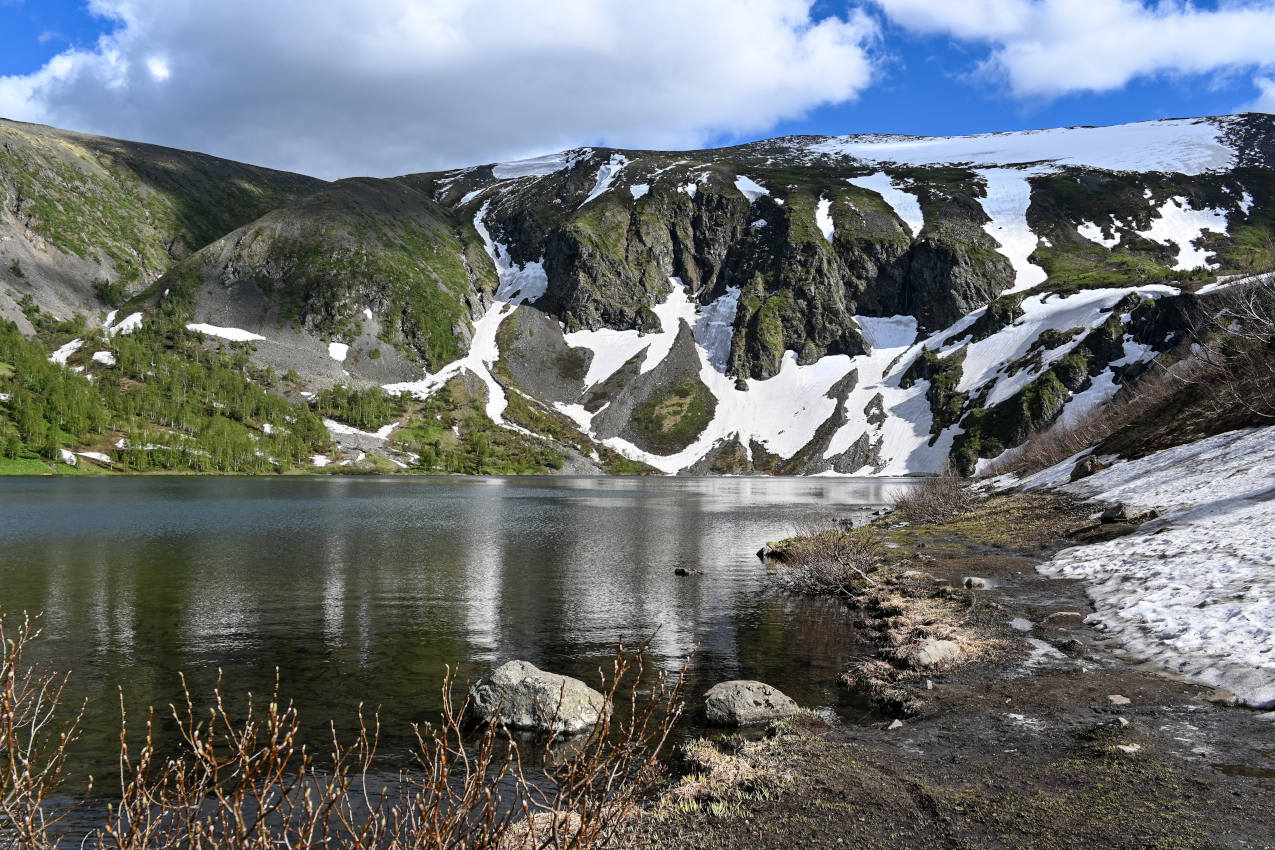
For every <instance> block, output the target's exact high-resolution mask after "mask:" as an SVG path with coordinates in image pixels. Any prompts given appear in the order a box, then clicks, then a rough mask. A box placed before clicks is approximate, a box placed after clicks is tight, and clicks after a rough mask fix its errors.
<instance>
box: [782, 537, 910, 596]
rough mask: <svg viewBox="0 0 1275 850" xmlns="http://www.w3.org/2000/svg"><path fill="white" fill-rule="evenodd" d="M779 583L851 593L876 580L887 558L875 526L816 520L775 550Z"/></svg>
mask: <svg viewBox="0 0 1275 850" xmlns="http://www.w3.org/2000/svg"><path fill="white" fill-rule="evenodd" d="M773 554H774V557H775V558H776V560H778V561H779V566H778V567H777V568H776V571H775V574H774V579H775V582H776V583H777V584H779V585H780V586H781V587H783V588H786V589H788V590H793V591H797V592H799V593H809V594H827V595H840V596H850V595H853V594H855V593H857V592H859V591H860V590H861V589H862V588H863V587H864V586H865V585H867V584H871V583H872V581H873V577H872V574H873V573H875V572H876V571H877V570H878V569H880V567H881V564H882V562H883V561H884V559H885V545H884V543H883V542H882V540H881V534H880V532H879V531H877V530H876V529H875V528H871V527H867V528H842V527H840V526H837V525H832V524H826V523H815V524H811V525H808V526H804V527H802V528H801V529H799V533H798V535H797V536H795V537H792V538H790V539H788V540H786V541H784V542H783V543H782V544H780V546H779V547H777V548H776V549H775V550H774V553H773Z"/></svg>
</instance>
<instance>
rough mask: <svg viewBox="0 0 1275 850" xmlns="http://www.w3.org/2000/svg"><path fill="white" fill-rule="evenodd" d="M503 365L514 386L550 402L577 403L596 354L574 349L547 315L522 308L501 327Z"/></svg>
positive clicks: (501, 357)
mask: <svg viewBox="0 0 1275 850" xmlns="http://www.w3.org/2000/svg"><path fill="white" fill-rule="evenodd" d="M497 342H498V343H499V346H500V364H501V366H502V367H503V368H504V369H507V370H508V371H509V374H510V376H511V377H512V378H513V381H514V383H515V384H516V385H517V386H518V387H520V388H522V389H523V390H524V391H526V392H528V393H530V394H531V395H533V396H535V397H536V398H539V399H542V400H544V401H548V402H554V401H560V402H564V403H571V402H575V401H577V400H578V399H579V398H580V395H581V393H583V392H584V389H585V386H584V377H585V375H587V374H588V372H589V362H590V361H591V360H592V359H593V352H591V351H589V350H588V349H584V348H571V347H570V346H568V345H567V341H566V339H564V338H563V335H562V328H561V327H560V326H559V325H558V323H557V321H555V320H554V319H553V318H552V317H550V316H549V315H548V314H546V313H544V312H542V311H540V310H537V309H536V308H534V307H528V306H525V305H524V306H521V307H519V308H518V310H517V311H516V312H515V313H514V314H513V315H512V316H510V317H509V318H508V319H505V321H504V322H503V323H502V324H501V326H500V333H499V335H498V336H497Z"/></svg>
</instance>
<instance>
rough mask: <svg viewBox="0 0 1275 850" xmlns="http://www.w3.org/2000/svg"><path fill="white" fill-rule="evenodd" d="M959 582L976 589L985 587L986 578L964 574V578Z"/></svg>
mask: <svg viewBox="0 0 1275 850" xmlns="http://www.w3.org/2000/svg"><path fill="white" fill-rule="evenodd" d="M961 584H963V585H965V586H966V587H968V588H970V589H971V590H977V589H981V588H984V587H987V579H985V578H979V577H978V576H966V577H965V579H964V580H963V581H962V582H961Z"/></svg>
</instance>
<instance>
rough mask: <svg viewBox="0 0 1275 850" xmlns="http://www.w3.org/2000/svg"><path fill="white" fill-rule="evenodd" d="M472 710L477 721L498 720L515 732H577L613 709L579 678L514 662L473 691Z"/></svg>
mask: <svg viewBox="0 0 1275 850" xmlns="http://www.w3.org/2000/svg"><path fill="white" fill-rule="evenodd" d="M467 712H468V715H469V717H470V719H471V720H476V721H479V722H485V721H488V720H497V721H499V722H502V723H504V724H505V725H506V726H508V727H509V728H511V729H527V730H533V731H537V732H564V733H566V734H574V733H576V732H583V731H585V730H587V729H590V728H592V727H593V725H594V724H595V723H597V722H598V719H599V718H600V717H601V716H602V714H603V712H605V713H607V714H610V712H611V706H609V705H607V702H606V699H605V698H604V697H603V696H602V694H600V693H598V692H597V691H595V690H594V689H593V688H591V687H589V686H588V685H586V684H585V683H584V682H581V681H580V680H579V679H573V678H571V677H570V676H560V675H558V674H557V673H546V672H545V671H543V670H540V669H538V668H537V667H536V666H535V665H534V664H531V663H530V662H527V661H509V662H507V663H505V664H502V665H501V666H499V667H497V668H496V669H495V670H493V671H491V672H490V673H488V674H487V675H486V676H484V677H483V678H481V679H479V680H478V683H477V684H475V685H474V686H473V687H472V688H470V689H469V708H468V709H467Z"/></svg>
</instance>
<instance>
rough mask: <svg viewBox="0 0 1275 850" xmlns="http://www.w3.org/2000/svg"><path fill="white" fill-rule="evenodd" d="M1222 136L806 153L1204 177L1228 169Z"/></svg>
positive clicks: (846, 143)
mask: <svg viewBox="0 0 1275 850" xmlns="http://www.w3.org/2000/svg"><path fill="white" fill-rule="evenodd" d="M1225 131H1226V121H1225V120H1223V121H1221V122H1214V121H1212V120H1210V119H1205V118H1182V119H1167V120H1162V121H1144V122H1141V123H1138V124H1120V125H1117V126H1113V127H1063V128H1058V129H1052V130H1027V131H1021V132H1015V133H984V134H980V135H975V136H930V137H922V136H892V135H865V136H840V137H837V138H832V139H828V140H826V141H823V142H817V143H815V144H811V145H807V146H806V150H808V151H811V152H812V153H825V154H832V155H836V156H851V157H854V158H856V159H860V160H864V161H867V162H879V163H898V164H907V165H931V164H940V163H960V164H968V165H975V166H987V165H1009V164H1013V163H1040V162H1050V163H1052V164H1054V165H1056V166H1065V165H1073V166H1075V165H1080V166H1088V167H1090V168H1104V169H1107V170H1109V171H1176V172H1181V173H1183V174H1202V173H1204V172H1206V171H1217V170H1221V169H1225V168H1228V167H1230V165H1231V162H1232V160H1234V158H1235V152H1234V151H1233V150H1232V149H1231V147H1230V146H1229V145H1228V144H1227V143H1226V142H1225V141H1223V139H1222V135H1223V133H1224V132H1225Z"/></svg>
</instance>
